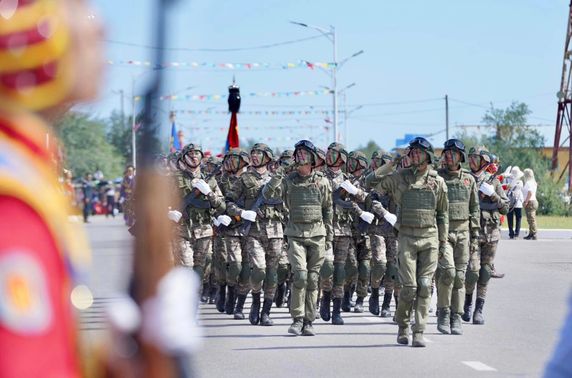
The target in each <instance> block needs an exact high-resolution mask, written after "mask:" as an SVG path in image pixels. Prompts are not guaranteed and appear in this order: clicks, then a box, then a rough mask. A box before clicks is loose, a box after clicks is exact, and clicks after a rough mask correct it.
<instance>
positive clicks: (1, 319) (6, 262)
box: [0, 251, 53, 334]
mask: <svg viewBox="0 0 572 378" xmlns="http://www.w3.org/2000/svg"><path fill="white" fill-rule="evenodd" d="M52 318H53V314H52V307H51V303H50V298H49V296H48V290H47V277H46V274H45V272H44V270H43V268H42V266H41V265H40V263H39V261H38V260H37V259H36V258H34V256H33V255H31V254H29V253H26V252H24V251H13V252H9V253H7V254H5V255H3V256H1V257H0V324H2V325H3V326H5V327H6V328H8V329H9V330H11V331H13V332H15V333H19V334H38V333H41V332H44V331H45V330H46V329H47V328H48V327H49V326H50V324H51V323H52Z"/></svg>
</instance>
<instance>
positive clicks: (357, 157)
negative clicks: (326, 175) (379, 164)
mask: <svg viewBox="0 0 572 378" xmlns="http://www.w3.org/2000/svg"><path fill="white" fill-rule="evenodd" d="M368 165H369V161H368V160H367V157H366V156H365V154H364V153H363V152H361V151H352V152H350V154H349V158H348V163H347V168H348V172H350V173H353V172H355V171H357V170H358V169H360V167H361V168H362V169H366V168H367V166H368Z"/></svg>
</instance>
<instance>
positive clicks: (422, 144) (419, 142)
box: [409, 137, 435, 163]
mask: <svg viewBox="0 0 572 378" xmlns="http://www.w3.org/2000/svg"><path fill="white" fill-rule="evenodd" d="M412 148H419V149H421V150H423V151H425V152H426V153H427V155H429V163H433V162H435V152H434V151H433V145H432V144H431V142H429V141H428V140H427V139H425V138H423V137H416V138H414V139H413V140H411V142H409V149H410V150H411V149H412Z"/></svg>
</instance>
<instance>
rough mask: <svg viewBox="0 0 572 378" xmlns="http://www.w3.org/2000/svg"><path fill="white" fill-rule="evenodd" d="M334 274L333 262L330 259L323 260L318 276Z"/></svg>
mask: <svg viewBox="0 0 572 378" xmlns="http://www.w3.org/2000/svg"><path fill="white" fill-rule="evenodd" d="M332 274H334V263H333V262H331V261H324V263H323V264H322V267H321V268H320V277H322V278H324V279H326V278H330V277H332Z"/></svg>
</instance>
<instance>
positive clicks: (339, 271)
mask: <svg viewBox="0 0 572 378" xmlns="http://www.w3.org/2000/svg"><path fill="white" fill-rule="evenodd" d="M333 268H334V286H343V285H344V282H345V280H346V269H345V266H344V264H334V267H333Z"/></svg>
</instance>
